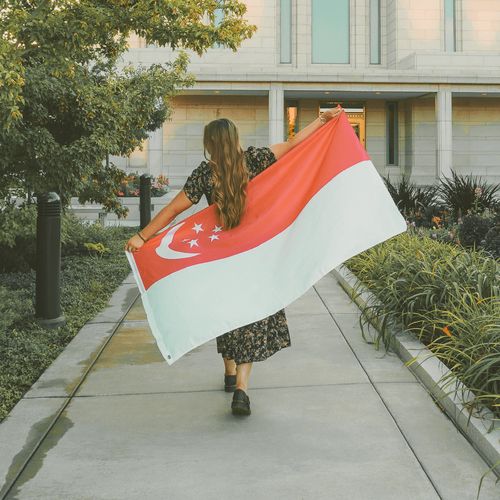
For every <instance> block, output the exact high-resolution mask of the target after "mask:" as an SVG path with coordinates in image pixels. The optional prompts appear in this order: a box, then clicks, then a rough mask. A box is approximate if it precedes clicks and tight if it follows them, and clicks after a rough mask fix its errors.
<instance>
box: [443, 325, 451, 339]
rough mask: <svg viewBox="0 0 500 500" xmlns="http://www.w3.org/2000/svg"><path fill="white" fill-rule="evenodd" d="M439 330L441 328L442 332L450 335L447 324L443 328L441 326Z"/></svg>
mask: <svg viewBox="0 0 500 500" xmlns="http://www.w3.org/2000/svg"><path fill="white" fill-rule="evenodd" d="M441 330H443V332H444V333H445V335H448V337H451V332H450V330H449V329H448V325H446V326H445V327H444V328H441Z"/></svg>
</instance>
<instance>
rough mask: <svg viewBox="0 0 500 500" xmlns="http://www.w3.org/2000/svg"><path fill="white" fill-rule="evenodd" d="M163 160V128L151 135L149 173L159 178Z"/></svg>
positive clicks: (149, 142) (149, 141)
mask: <svg viewBox="0 0 500 500" xmlns="http://www.w3.org/2000/svg"><path fill="white" fill-rule="evenodd" d="M162 159H163V126H161V127H160V128H157V129H156V130H155V131H154V132H150V133H149V140H148V163H147V171H148V173H149V174H151V175H154V176H155V177H157V176H158V175H160V174H161V167H162Z"/></svg>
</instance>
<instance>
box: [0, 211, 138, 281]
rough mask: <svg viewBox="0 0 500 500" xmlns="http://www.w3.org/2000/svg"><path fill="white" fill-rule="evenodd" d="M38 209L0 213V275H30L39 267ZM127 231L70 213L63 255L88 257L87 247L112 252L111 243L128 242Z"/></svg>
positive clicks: (65, 225)
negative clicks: (100, 246) (110, 249)
mask: <svg viewBox="0 0 500 500" xmlns="http://www.w3.org/2000/svg"><path fill="white" fill-rule="evenodd" d="M36 218H37V209H36V205H33V204H32V205H24V206H22V207H15V206H13V205H9V206H6V207H4V209H3V210H2V211H1V212H0V227H2V232H0V255H1V256H2V258H1V259H0V272H13V271H19V272H27V271H28V270H29V269H34V268H35V266H36ZM128 233H130V229H129V228H126V227H104V226H103V225H102V224H100V223H99V222H95V223H88V222H86V221H83V220H81V219H79V218H78V217H77V216H75V215H74V214H73V213H71V212H66V213H64V214H63V215H62V217H61V254H62V255H63V256H66V255H87V254H88V249H87V248H86V246H85V244H88V243H91V244H97V245H98V244H100V245H102V246H103V247H105V248H109V246H110V244H111V242H112V241H114V240H116V239H117V238H125V235H126V234H128Z"/></svg>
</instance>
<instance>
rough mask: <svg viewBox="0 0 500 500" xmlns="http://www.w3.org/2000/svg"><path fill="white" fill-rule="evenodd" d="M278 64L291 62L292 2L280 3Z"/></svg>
mask: <svg viewBox="0 0 500 500" xmlns="http://www.w3.org/2000/svg"><path fill="white" fill-rule="evenodd" d="M280 62H281V63H291V62H292V0H281V2H280Z"/></svg>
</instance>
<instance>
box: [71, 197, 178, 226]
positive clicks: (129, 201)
mask: <svg viewBox="0 0 500 500" xmlns="http://www.w3.org/2000/svg"><path fill="white" fill-rule="evenodd" d="M177 193H178V190H174V189H171V190H169V191H168V192H167V193H165V194H164V195H163V196H152V197H151V217H154V216H155V215H156V214H157V213H158V212H159V211H160V210H161V209H162V208H163V207H164V206H165V205H166V204H167V203H168V202H169V201H170V200H171V199H172V198H174V196H175V195H176V194H177ZM118 199H119V200H120V202H121V204H122V205H123V206H124V207H127V208H128V215H127V217H126V218H125V219H119V218H118V217H117V216H116V215H115V214H113V213H107V212H106V211H105V210H104V209H103V207H102V205H101V204H100V203H85V204H83V205H82V204H80V203H79V202H78V198H71V211H72V212H73V213H74V214H75V215H76V216H77V217H80V218H81V219H83V220H87V221H89V222H92V221H97V220H100V221H101V222H102V223H103V224H104V225H106V226H138V225H139V220H140V215H139V197H138V196H127V197H125V196H124V197H120V198H118Z"/></svg>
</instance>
